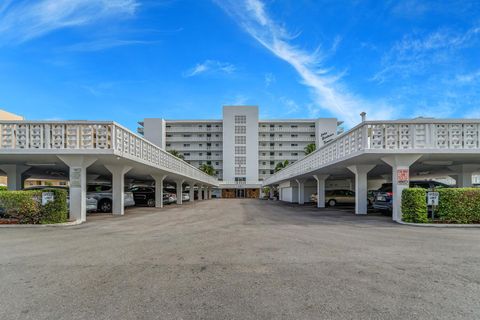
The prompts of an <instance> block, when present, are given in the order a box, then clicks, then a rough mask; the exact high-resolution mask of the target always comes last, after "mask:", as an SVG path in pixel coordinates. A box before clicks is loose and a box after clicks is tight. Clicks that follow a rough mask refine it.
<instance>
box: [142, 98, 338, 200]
mask: <svg viewBox="0 0 480 320" xmlns="http://www.w3.org/2000/svg"><path fill="white" fill-rule="evenodd" d="M139 124H140V126H141V127H139V128H138V132H139V133H140V134H142V135H143V136H144V137H145V138H146V139H148V140H150V141H151V142H153V143H154V144H156V145H158V146H160V147H161V148H164V149H166V150H169V151H171V150H176V151H177V152H178V153H179V154H181V155H183V157H184V159H185V161H187V162H189V163H190V164H192V165H194V166H196V167H200V166H201V165H202V164H209V165H211V166H212V167H213V168H214V170H215V175H216V176H217V177H218V179H219V180H221V186H222V187H221V191H220V192H219V193H218V194H217V196H222V197H258V196H259V194H260V187H261V182H262V180H264V179H265V178H267V177H269V176H270V175H272V174H273V173H274V171H275V166H276V165H277V164H278V163H279V162H282V163H283V162H285V160H288V162H289V163H293V162H295V161H297V160H299V159H301V158H303V157H304V156H305V147H306V146H307V145H309V144H312V143H314V144H315V145H316V146H321V145H323V144H324V143H326V142H328V141H329V140H330V139H332V138H333V137H335V136H336V135H337V133H338V132H339V130H340V128H339V127H338V126H339V125H340V124H341V122H338V121H337V119H336V118H319V119H285V120H260V119H259V118H258V108H257V107H255V106H225V107H223V118H222V119H219V120H164V119H161V118H147V119H144V120H143V121H141V122H139Z"/></svg>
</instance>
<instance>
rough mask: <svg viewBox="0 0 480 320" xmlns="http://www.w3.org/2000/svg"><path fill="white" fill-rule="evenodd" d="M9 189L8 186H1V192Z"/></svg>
mask: <svg viewBox="0 0 480 320" xmlns="http://www.w3.org/2000/svg"><path fill="white" fill-rule="evenodd" d="M7 190H8V189H7V187H6V186H0V191H7Z"/></svg>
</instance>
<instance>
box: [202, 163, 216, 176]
mask: <svg viewBox="0 0 480 320" xmlns="http://www.w3.org/2000/svg"><path fill="white" fill-rule="evenodd" d="M199 169H200V170H201V171H203V172H205V173H206V174H208V175H209V176H213V175H214V174H215V169H214V168H213V167H212V166H211V165H210V164H206V163H204V164H202V165H201V166H200V168H199Z"/></svg>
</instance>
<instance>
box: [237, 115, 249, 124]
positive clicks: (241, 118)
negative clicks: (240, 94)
mask: <svg viewBox="0 0 480 320" xmlns="http://www.w3.org/2000/svg"><path fill="white" fill-rule="evenodd" d="M235 123H247V116H235Z"/></svg>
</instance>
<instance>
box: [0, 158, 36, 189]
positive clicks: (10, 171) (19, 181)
mask: <svg viewBox="0 0 480 320" xmlns="http://www.w3.org/2000/svg"><path fill="white" fill-rule="evenodd" d="M30 168H31V167H29V166H24V165H20V164H2V165H0V170H2V171H4V172H5V173H6V174H7V189H8V190H12V191H13V190H22V189H23V182H24V181H25V179H24V176H23V173H24V172H25V171H27V170H28V169H30Z"/></svg>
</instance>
